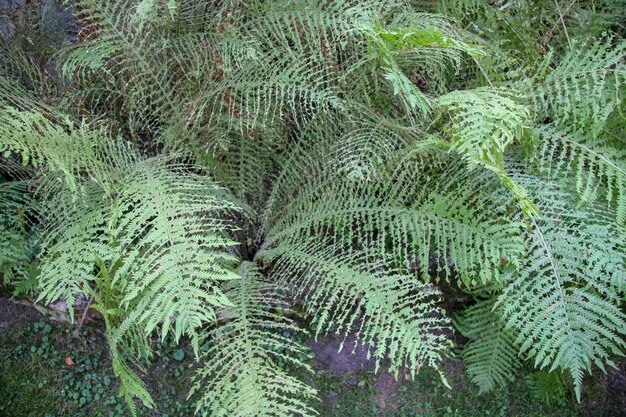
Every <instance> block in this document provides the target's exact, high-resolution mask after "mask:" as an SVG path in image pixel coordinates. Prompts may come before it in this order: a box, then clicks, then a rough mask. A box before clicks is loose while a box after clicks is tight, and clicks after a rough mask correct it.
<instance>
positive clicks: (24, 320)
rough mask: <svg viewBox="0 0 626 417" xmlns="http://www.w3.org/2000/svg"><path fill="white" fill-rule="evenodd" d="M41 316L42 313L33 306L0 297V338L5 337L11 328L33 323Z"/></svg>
mask: <svg viewBox="0 0 626 417" xmlns="http://www.w3.org/2000/svg"><path fill="white" fill-rule="evenodd" d="M41 317H42V315H41V314H40V313H38V312H37V310H35V309H34V308H32V307H28V306H25V305H23V304H19V303H17V302H15V301H13V300H11V299H9V298H6V297H0V339H4V338H5V337H6V335H7V334H8V332H9V331H10V330H11V329H13V328H15V327H18V326H23V325H25V324H28V323H31V322H33V321H36V320H38V319H40V318H41Z"/></svg>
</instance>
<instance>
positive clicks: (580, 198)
mask: <svg viewBox="0 0 626 417" xmlns="http://www.w3.org/2000/svg"><path fill="white" fill-rule="evenodd" d="M67 6H68V10H72V11H73V12H74V15H75V17H76V19H77V20H78V22H79V23H80V27H79V28H77V27H74V26H72V28H74V29H71V28H70V29H68V30H69V33H68V32H61V33H50V31H51V30H52V29H51V27H50V26H49V25H44V24H38V25H35V26H34V27H33V28H32V30H33V32H34V34H33V37H32V39H40V40H41V39H47V38H48V37H50V39H54V40H55V41H54V42H48V43H46V42H43V41H42V42H41V45H42V46H40V47H38V48H35V47H34V45H35V44H34V43H33V42H31V38H30V37H29V38H28V39H25V38H24V36H22V35H21V33H23V31H15V32H12V31H7V32H6V34H4V32H3V34H4V35H3V39H2V40H1V42H0V51H1V52H0V153H1V155H2V157H1V158H2V159H1V166H0V203H1V205H0V226H1V227H0V271H1V273H2V276H3V279H4V283H5V284H6V285H9V286H12V287H13V288H14V289H15V292H16V294H23V293H31V294H36V296H37V300H38V301H39V302H54V301H56V300H58V299H63V300H65V301H66V302H67V304H68V306H69V309H70V314H71V315H72V317H73V314H74V312H73V307H74V305H75V304H76V301H77V300H78V299H79V298H86V299H89V300H90V303H91V305H92V306H93V309H94V310H96V311H97V312H99V314H100V315H101V316H102V318H103V321H104V324H105V335H106V338H107V341H108V344H109V350H110V353H111V359H112V367H113V370H114V372H115V374H116V375H117V376H118V377H119V380H120V395H122V396H123V397H124V398H125V399H126V401H127V402H128V404H129V407H130V410H131V412H132V413H133V414H134V413H136V411H137V406H138V405H139V404H143V405H144V406H147V407H154V406H155V405H156V404H155V403H154V401H153V399H152V396H151V394H150V392H149V390H148V389H147V387H146V386H145V384H144V383H143V382H142V380H141V378H140V377H139V375H140V373H141V372H139V371H142V370H144V367H145V366H146V364H147V363H148V362H147V360H149V359H150V357H151V355H152V352H151V345H150V340H151V338H152V337H153V336H158V337H161V338H165V337H166V336H168V335H173V338H174V340H175V341H176V342H178V343H181V342H182V340H183V338H184V339H185V340H189V341H190V342H191V344H192V346H193V349H194V352H195V356H196V360H197V361H198V369H197V371H196V373H195V379H194V382H193V384H192V389H191V390H190V401H195V402H196V404H197V409H196V412H197V414H199V415H207V416H231V415H232V416H291V415H294V416H295V415H300V416H311V415H315V414H316V412H315V401H316V392H315V390H314V389H313V388H312V387H310V386H309V385H308V384H307V383H306V382H305V381H303V380H300V379H298V377H297V376H296V375H301V373H302V371H303V370H304V371H305V372H308V371H312V369H311V368H310V367H309V365H308V364H307V363H306V360H303V359H302V358H304V357H306V353H307V349H306V346H305V345H303V344H300V343H298V342H296V340H297V338H292V337H291V336H292V335H296V334H302V333H307V332H308V329H306V328H302V324H303V323H309V324H310V325H311V327H312V333H313V335H314V336H315V337H318V336H320V335H324V334H328V333H337V334H339V335H340V336H341V337H343V338H344V339H343V340H344V343H342V345H341V349H351V350H355V349H357V348H364V349H365V351H367V352H368V354H369V355H370V356H371V357H373V359H374V361H375V363H376V370H377V371H378V370H379V369H384V370H387V371H389V372H392V373H394V374H395V375H398V374H400V373H402V374H404V375H409V376H412V377H414V376H415V375H416V374H417V373H418V372H419V370H420V369H422V368H423V367H430V368H434V369H435V370H436V371H437V372H438V373H439V374H440V375H441V378H442V380H443V382H444V383H445V384H447V381H446V378H445V362H446V359H447V358H449V357H450V356H453V355H454V352H455V347H454V340H455V337H454V335H453V334H454V332H455V329H456V330H457V331H459V332H460V333H461V334H462V335H463V337H464V339H463V342H462V344H463V349H462V351H461V354H460V357H461V358H462V359H463V360H464V361H465V364H466V367H467V371H468V373H469V375H470V377H471V380H472V381H473V382H475V383H476V384H477V385H478V387H479V390H480V392H481V393H482V392H487V391H490V390H492V389H493V388H494V387H497V386H501V385H504V384H506V383H508V382H509V381H511V380H513V379H514V378H515V377H516V376H517V375H519V374H521V373H522V372H527V373H528V374H529V375H530V376H527V377H526V379H527V380H528V381H529V383H530V384H531V385H532V386H533V387H541V386H542V384H544V385H545V384H547V383H548V382H545V381H556V382H558V387H559V389H555V392H556V393H557V394H558V393H562V392H565V391H566V390H567V387H568V386H569V385H573V387H574V391H575V393H576V396H577V397H578V398H579V399H580V397H581V393H582V391H583V389H584V382H585V381H584V380H585V376H586V375H588V374H589V373H591V372H592V371H593V370H595V368H599V369H600V370H602V371H604V370H605V369H606V366H607V365H608V366H615V365H616V358H618V357H620V356H622V355H623V353H624V350H625V348H626V341H625V339H624V336H626V316H625V313H624V309H623V305H622V304H623V300H624V290H625V284H624V277H625V275H626V274H625V272H626V265H625V261H626V259H625V257H624V238H625V237H626V231H625V229H624V227H625V224H624V222H625V220H626V197H625V189H626V185H625V181H626V165H625V160H624V145H623V143H622V141H621V140H620V139H619V138H620V137H621V136H622V135H623V133H624V117H623V115H624V92H625V90H624V82H623V81H624V74H626V67H625V65H626V46H625V45H626V43H625V41H624V39H623V32H620V30H621V31H623V28H621V27H620V26H619V25H618V24H616V22H615V21H613V20H611V19H610V18H608V16H610V14H611V13H612V10H614V9H615V7H614V5H612V3H611V2H602V5H599V4H598V5H595V6H593V7H592V6H591V5H589V4H587V3H586V2H574V3H573V4H572V5H571V6H570V8H569V9H567V11H566V12H565V13H578V12H581V13H582V12H584V13H586V14H588V15H589V16H591V17H590V21H591V22H592V23H590V24H581V23H571V22H570V21H567V19H564V16H562V15H560V16H555V15H554V11H553V8H552V6H553V4H552V3H549V4H548V3H545V4H544V2H529V1H518V2H510V3H506V4H505V5H501V4H500V3H499V2H496V3H495V4H494V3H493V2H487V1H482V0H472V1H466V0H463V1H453V2H421V1H403V0H385V1H369V0H368V1H358V2H357V1H331V0H315V1H300V0H297V1H283V0H275V1H263V2H261V1H255V0H252V1H247V2H234V1H228V2H208V3H207V2H203V1H195V0H192V1H186V2H181V1H177V0H171V1H168V2H158V1H149V0H124V1H111V0H78V1H76V2H72V4H71V5H69V4H68V5H67ZM38 10H39V9H37V7H33V8H28V9H27V8H25V9H23V10H19V11H16V13H23V14H24V16H25V17H24V19H23V20H22V21H23V22H31V21H42V22H43V21H44V19H43V18H41V19H39V18H37V16H38V15H37V13H40V12H39V11H38ZM28 13H34V15H28ZM559 13H560V12H559ZM33 16H34V17H35V18H36V19H33ZM566 21H567V22H566ZM25 24H26V23H25ZM66 29H67V28H66ZM35 34H36V35H37V36H35ZM450 288H458V291H459V292H463V293H465V295H464V296H463V297H459V298H458V299H457V296H458V292H455V291H454V290H451V289H450ZM468 299H471V301H469V302H468V301H467V300H468ZM448 304H452V305H455V306H459V308H460V309H461V310H462V311H460V312H459V313H458V315H455V317H450V316H449V315H448V313H447V311H448V310H449V308H448ZM296 306H297V308H293V307H296ZM292 308H293V311H291V310H290V309H292ZM286 310H290V314H288V315H286V314H283V312H284V311H286ZM456 310H457V309H456V308H455V311H456ZM296 311H297V312H298V314H299V318H298V319H294V318H293V317H292V316H291V313H294V312H296ZM294 314H295V313H294ZM348 341H350V342H348ZM293 371H296V372H293ZM556 382H555V383H556ZM537 389H540V388H537ZM557 394H555V395H557ZM559 395H560V394H559ZM552 397H553V396H552V395H550V396H548V397H547V398H552Z"/></svg>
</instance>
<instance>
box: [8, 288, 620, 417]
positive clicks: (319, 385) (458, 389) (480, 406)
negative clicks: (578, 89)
mask: <svg viewBox="0 0 626 417" xmlns="http://www.w3.org/2000/svg"><path fill="white" fill-rule="evenodd" d="M303 341H304V342H305V343H307V344H308V345H309V346H310V347H311V351H312V355H311V356H312V357H311V358H308V359H307V361H309V363H310V364H311V366H312V367H313V369H314V370H315V374H314V375H313V374H309V373H306V374H304V375H301V377H303V378H305V379H306V380H307V382H308V383H310V384H311V385H313V386H314V387H315V388H316V389H317V390H318V391H319V394H320V398H321V402H320V403H318V404H314V406H315V408H316V409H317V410H318V411H319V412H320V416H322V417H334V416H337V417H374V416H389V417H435V416H441V417H479V416H480V417H484V416H493V417H504V416H512V417H524V416H528V417H531V416H532V417H569V416H572V417H574V416H583V417H591V416H593V417H595V416H598V417H620V416H626V395H625V392H626V363H622V364H621V366H620V367H619V369H616V370H614V369H609V370H608V371H607V374H606V375H605V374H603V373H601V372H598V373H596V374H595V375H594V376H595V379H594V378H592V377H588V378H587V381H586V385H585V391H584V392H583V398H582V401H581V403H580V404H578V403H577V402H576V400H575V398H574V396H573V393H572V392H566V394H565V396H564V397H563V398H562V399H560V400H559V401H556V403H554V404H551V405H547V404H546V403H545V402H543V401H542V400H541V399H540V398H536V397H535V396H534V395H535V394H533V391H532V390H531V389H530V388H529V387H528V385H527V384H526V383H525V382H524V380H523V379H521V378H519V379H518V380H516V381H514V382H513V383H511V384H509V386H508V387H502V388H498V389H496V390H495V391H494V392H491V393H488V394H483V395H478V389H477V388H476V387H475V386H474V385H473V384H472V383H471V382H470V381H469V380H468V378H467V376H466V373H465V370H464V368H463V365H462V364H461V362H460V361H458V360H455V359H450V360H448V361H447V363H446V367H445V369H446V371H445V372H446V378H447V379H448V381H449V383H450V385H451V387H452V389H448V388H446V387H445V386H444V385H443V384H442V382H441V380H440V378H439V376H438V375H437V373H436V372H434V371H430V370H422V371H421V372H420V373H419V375H418V377H417V378H416V379H414V380H412V381H409V380H406V379H404V378H403V377H402V376H400V377H398V378H397V379H396V378H395V377H394V376H393V375H390V374H388V373H385V372H380V371H379V372H378V373H377V374H376V373H374V368H375V366H374V362H373V360H371V359H368V358H367V352H366V350H365V349H357V350H356V351H355V352H354V353H352V349H345V348H344V350H342V351H341V352H338V348H339V345H340V341H339V340H338V339H336V338H332V337H331V338H324V339H320V340H318V341H315V340H313V339H310V340H303ZM154 349H155V352H156V356H155V359H154V360H153V363H152V366H151V367H150V369H149V371H148V373H147V374H145V375H144V376H143V377H144V379H145V381H146V382H147V385H148V388H149V390H150V392H151V393H152V394H153V396H154V400H155V403H156V404H157V406H158V408H157V409H154V410H147V411H146V410H140V415H142V416H146V417H153V416H154V417H156V416H158V417H166V416H167V417H176V416H180V417H183V416H184V417H188V416H192V415H193V411H194V404H193V402H192V401H187V400H186V394H187V390H188V388H189V377H190V375H191V373H192V372H193V369H192V368H193V357H192V354H191V352H190V350H189V349H188V348H180V347H176V346H174V345H173V344H172V343H168V342H166V343H163V344H162V343H159V342H158V341H155V342H154ZM116 385H117V384H116V381H115V378H114V376H113V373H112V370H111V368H110V362H109V359H108V355H107V352H106V343H105V341H104V339H103V336H102V333H101V329H99V328H98V325H97V324H94V323H89V324H87V325H85V326H83V327H82V329H81V333H80V335H77V334H76V326H70V325H68V324H67V323H60V322H55V321H51V320H49V319H48V318H46V317H44V316H43V315H42V314H41V313H39V312H38V311H36V310H34V309H33V308H30V307H27V306H24V305H21V304H17V303H15V302H13V301H12V300H9V299H7V298H5V297H0V417H23V416H24V417H61V416H63V417H66V416H67V417H70V416H71V417H81V416H85V417H86V416H89V417H118V416H127V415H129V413H128V412H127V409H126V408H125V405H124V404H123V402H122V401H121V399H119V398H118V397H117V395H116V394H117V386H116Z"/></svg>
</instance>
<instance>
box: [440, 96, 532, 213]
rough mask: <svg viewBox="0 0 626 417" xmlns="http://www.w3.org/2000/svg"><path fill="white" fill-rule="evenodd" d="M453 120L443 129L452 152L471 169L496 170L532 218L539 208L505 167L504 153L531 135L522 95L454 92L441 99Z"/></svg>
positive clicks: (503, 182)
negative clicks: (476, 167) (458, 155)
mask: <svg viewBox="0 0 626 417" xmlns="http://www.w3.org/2000/svg"><path fill="white" fill-rule="evenodd" d="M438 101H439V105H440V106H442V107H443V109H444V111H446V112H447V113H448V115H449V117H450V121H449V122H448V123H447V124H446V126H445V127H444V129H445V130H446V131H447V133H448V134H449V135H450V136H451V137H452V141H453V143H452V147H451V150H452V151H455V152H457V153H459V154H460V155H461V156H462V157H463V158H464V159H465V160H466V161H467V162H468V164H469V166H470V168H471V167H474V166H476V165H483V166H485V167H486V168H488V169H490V170H492V171H494V172H495V173H496V174H497V175H498V177H499V178H500V179H501V181H502V184H503V185H504V186H505V187H507V188H508V189H509V191H511V193H512V194H513V195H514V196H515V197H516V198H517V200H518V204H519V206H520V207H521V208H522V211H523V212H524V213H525V214H526V215H528V216H530V217H533V216H536V215H537V209H536V207H535V206H534V204H533V203H532V201H530V199H529V198H528V193H527V192H526V191H525V190H524V189H523V187H521V186H520V185H519V184H516V183H515V182H514V181H513V180H512V179H511V178H510V177H509V176H508V175H507V174H506V171H505V167H504V152H505V150H506V148H507V147H508V146H510V145H512V144H513V143H515V142H522V141H524V139H525V137H526V136H527V135H528V132H527V130H528V129H527V121H528V118H529V113H528V110H527V109H526V108H525V107H524V106H523V105H522V104H520V96H519V95H517V94H516V93H514V92H513V91H510V90H505V89H495V88H480V89H476V90H464V91H453V92H451V93H448V94H446V95H444V96H441V97H439V98H438Z"/></svg>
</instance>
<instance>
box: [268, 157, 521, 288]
mask: <svg viewBox="0 0 626 417" xmlns="http://www.w3.org/2000/svg"><path fill="white" fill-rule="evenodd" d="M437 155H438V156H439V157H445V156H442V155H445V153H443V152H440V151H438V154H437ZM309 156H310V154H309ZM315 160H316V159H313V161H315ZM396 163H397V165H396V166H394V171H393V173H392V174H390V175H387V176H381V177H380V178H378V179H374V180H372V181H368V182H353V181H346V179H345V178H340V177H339V176H338V175H337V173H336V172H329V171H332V169H329V170H328V171H325V170H324V169H320V170H319V171H318V170H317V169H316V168H315V167H314V166H311V165H312V164H311V165H307V162H303V165H294V166H293V167H290V168H288V169H296V170H299V169H302V170H305V171H303V172H301V173H299V174H298V175H295V174H294V176H295V177H296V182H295V183H294V184H292V185H289V187H290V192H291V193H294V194H289V195H290V201H289V203H288V204H286V205H285V206H284V207H283V208H281V209H280V212H279V213H276V214H277V216H276V218H274V219H268V220H267V221H268V222H269V226H270V227H269V228H268V233H267V236H266V239H265V244H264V245H265V247H271V246H273V245H275V244H280V242H281V241H282V240H284V239H286V240H288V241H294V239H296V240H300V239H301V241H306V239H308V238H309V237H311V236H314V235H315V234H316V233H326V232H329V231H331V230H334V232H333V233H336V236H337V239H338V240H342V239H343V241H344V242H354V243H355V244H357V245H359V246H360V247H361V248H363V249H365V250H367V251H369V252H370V253H375V254H377V256H379V257H380V259H381V260H383V259H388V258H389V257H394V258H395V259H397V260H398V262H401V263H403V264H405V265H407V266H406V267H407V268H408V265H409V264H410V263H411V262H416V263H417V264H418V265H419V268H420V272H422V273H423V275H424V276H428V274H429V270H428V268H429V264H430V258H431V257H435V258H441V259H449V260H450V263H451V264H452V265H454V268H455V270H456V272H458V274H459V280H460V281H462V282H465V283H466V284H467V285H475V284H476V283H477V282H478V281H480V282H483V283H485V282H489V281H491V280H492V279H494V277H495V276H497V274H498V273H497V271H498V270H499V269H500V267H501V266H502V259H503V258H507V259H509V260H510V261H511V262H512V263H513V264H515V262H516V260H517V259H518V256H519V254H520V253H521V250H522V244H521V236H520V224H519V223H511V222H509V221H506V220H505V219H504V218H503V217H501V218H498V217H497V216H494V215H493V213H494V211H490V210H495V211H496V212H497V210H498V209H497V208H496V207H493V208H491V209H490V210H486V211H485V210H483V209H482V208H485V207H487V206H489V207H491V205H490V202H489V201H488V200H487V199H485V200H482V199H481V198H480V193H481V192H483V191H484V190H480V189H472V188H463V185H464V184H465V183H464V182H462V181H460V182H458V183H456V184H454V183H452V182H451V183H449V184H447V185H449V188H448V186H447V185H446V186H442V185H443V184H442V183H441V182H439V180H440V179H441V178H447V179H450V178H463V175H462V174H463V171H461V172H460V173H459V171H458V169H459V168H458V166H455V167H454V168H452V167H451V169H450V171H444V172H435V173H431V174H426V175H425V174H424V171H425V169H424V167H423V165H421V164H420V163H419V161H416V159H415V157H414V155H411V154H409V155H407V156H406V157H405V158H403V159H402V160H401V161H397V162H396ZM298 178H300V179H299V180H298ZM416 178H422V180H421V181H422V182H421V183H419V182H416ZM302 179H306V183H304V182H303V180H302ZM462 184H463V185H462ZM490 185H491V184H490ZM283 186H287V185H286V184H283ZM489 194H491V191H487V195H489ZM477 195H478V198H477ZM487 212H489V214H488V215H487V214H486V213H487ZM389 241H392V242H394V245H393V249H392V250H389V249H388V248H389ZM470 248H471V249H470ZM445 271H446V273H447V274H450V272H451V271H450V269H449V267H446V268H445ZM472 281H474V284H471V282H472Z"/></svg>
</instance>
